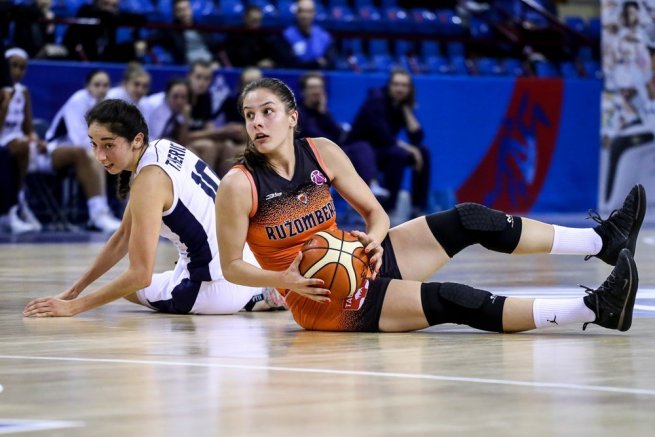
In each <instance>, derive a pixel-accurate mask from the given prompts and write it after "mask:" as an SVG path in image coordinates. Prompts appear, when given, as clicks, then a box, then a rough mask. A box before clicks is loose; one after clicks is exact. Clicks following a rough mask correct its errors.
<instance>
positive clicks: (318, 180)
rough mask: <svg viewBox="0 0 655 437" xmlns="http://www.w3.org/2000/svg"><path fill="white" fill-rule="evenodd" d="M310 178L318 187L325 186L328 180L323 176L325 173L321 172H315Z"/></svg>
mask: <svg viewBox="0 0 655 437" xmlns="http://www.w3.org/2000/svg"><path fill="white" fill-rule="evenodd" d="M310 177H311V178H312V182H314V184H316V185H323V184H324V183H326V182H327V178H326V177H325V176H324V175H323V173H321V171H320V170H314V171H313V172H312V174H311V175H310Z"/></svg>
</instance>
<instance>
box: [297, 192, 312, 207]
mask: <svg viewBox="0 0 655 437" xmlns="http://www.w3.org/2000/svg"><path fill="white" fill-rule="evenodd" d="M296 199H298V200H300V201H301V202H302V203H304V204H305V205H307V202H308V201H309V198H308V197H307V194H305V193H300V194H298V195H297V196H296Z"/></svg>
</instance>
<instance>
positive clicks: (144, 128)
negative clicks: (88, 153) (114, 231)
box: [84, 99, 148, 199]
mask: <svg viewBox="0 0 655 437" xmlns="http://www.w3.org/2000/svg"><path fill="white" fill-rule="evenodd" d="M84 119H85V120H86V125H87V126H90V125H91V123H99V124H102V125H104V126H105V127H107V130H109V132H111V133H113V134H116V135H118V136H119V137H121V138H125V139H127V140H128V141H132V140H133V139H134V137H136V136H137V135H138V134H139V133H142V134H143V144H144V147H147V145H148V125H147V124H146V121H145V119H144V118H143V115H142V114H141V111H139V109H138V108H137V107H136V106H134V105H133V104H131V103H128V102H125V101H123V100H119V99H108V100H103V101H102V102H100V103H98V104H97V105H95V106H94V107H93V108H91V109H90V110H89V112H87V113H86V115H85V116H84ZM131 175H132V172H130V171H127V170H125V171H123V172H122V173H121V174H120V175H118V180H117V182H116V192H117V194H118V197H119V198H121V199H125V198H126V197H127V194H128V193H129V192H130V176H131Z"/></svg>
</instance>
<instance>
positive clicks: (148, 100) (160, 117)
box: [141, 77, 192, 144]
mask: <svg viewBox="0 0 655 437" xmlns="http://www.w3.org/2000/svg"><path fill="white" fill-rule="evenodd" d="M191 99H192V93H191V87H190V86H189V82H188V81H187V80H186V79H185V78H183V77H173V78H171V79H170V80H169V81H168V83H167V84H166V89H165V90H164V91H162V92H159V93H156V94H152V95H150V96H147V97H144V98H143V99H142V105H141V106H142V107H143V112H144V113H143V116H144V118H145V120H146V123H147V124H148V131H149V132H150V135H151V137H152V139H153V140H154V139H160V138H165V139H168V140H171V141H173V142H176V143H178V144H186V143H187V139H188V135H189V123H190V122H191Z"/></svg>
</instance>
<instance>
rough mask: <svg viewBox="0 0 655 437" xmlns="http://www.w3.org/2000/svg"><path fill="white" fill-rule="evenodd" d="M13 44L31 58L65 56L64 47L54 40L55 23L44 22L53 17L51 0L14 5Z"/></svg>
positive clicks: (66, 54) (66, 52)
mask: <svg viewBox="0 0 655 437" xmlns="http://www.w3.org/2000/svg"><path fill="white" fill-rule="evenodd" d="M12 15H13V20H14V45H15V46H16V47H20V48H22V49H23V50H25V51H26V52H27V54H28V55H29V56H30V57H32V58H37V59H44V58H46V59H48V58H65V57H67V56H68V50H67V49H66V47H64V46H62V45H59V44H57V43H56V41H55V24H54V23H53V22H49V23H46V22H44V20H52V19H53V18H54V17H55V14H54V12H53V11H52V0H36V1H35V2H34V3H27V4H20V5H16V8H15V9H14V11H13V14H12Z"/></svg>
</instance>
